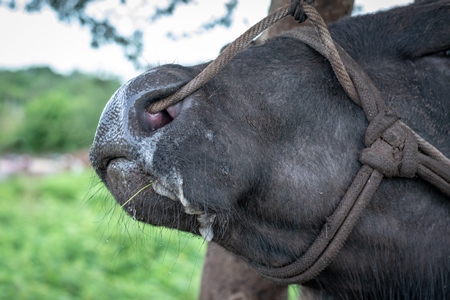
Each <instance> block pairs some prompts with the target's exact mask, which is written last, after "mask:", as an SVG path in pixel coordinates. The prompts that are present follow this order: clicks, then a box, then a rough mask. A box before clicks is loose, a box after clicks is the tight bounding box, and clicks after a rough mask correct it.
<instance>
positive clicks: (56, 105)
mask: <svg viewBox="0 0 450 300" xmlns="http://www.w3.org/2000/svg"><path fill="white" fill-rule="evenodd" d="M212 2H213V1H207V0H197V1H192V0H167V1H145V0H134V1H124V0H117V1H101V0H78V1H68V0H66V1H50V0H47V1H46V0H23V1H14V0H12V1H11V0H8V1H2V0H0V128H1V131H0V253H1V254H2V255H1V259H0V299H196V298H197V296H198V290H199V284H200V276H201V268H202V262H203V257H204V253H205V250H206V245H205V244H204V242H203V241H202V240H201V239H199V238H196V237H193V236H190V235H187V234H183V233H178V232H174V231H170V230H166V229H160V228H152V227H150V226H144V225H142V224H139V223H137V222H135V221H133V220H132V219H131V218H129V217H127V216H125V215H124V214H123V213H122V211H121V209H120V207H118V206H117V205H116V204H115V201H114V199H112V197H111V196H110V195H109V194H108V192H107V191H106V190H105V189H104V187H103V185H102V184H101V183H100V182H99V180H98V179H97V178H96V176H95V174H94V173H93V171H92V170H91V169H90V166H89V159H88V149H89V147H90V144H91V142H92V139H93V135H94V132H95V129H96V125H97V122H98V119H99V116H100V114H101V111H102V109H103V107H104V106H105V104H106V102H107V101H108V99H109V97H110V96H111V95H112V94H113V93H114V91H115V90H116V89H117V88H118V87H119V86H120V85H121V84H123V83H124V82H126V81H127V80H129V79H131V78H132V77H134V76H136V75H138V74H139V73H141V72H142V71H144V70H146V69H148V68H151V67H154V66H158V65H161V64H165V63H179V64H185V65H186V64H187V65H192V64H197V63H201V62H205V61H209V60H211V59H214V58H215V57H216V56H217V54H218V53H219V51H220V49H221V48H222V47H223V46H224V45H225V44H227V43H229V42H231V41H232V40H233V39H235V38H236V37H237V36H239V35H240V34H241V33H243V32H244V31H245V30H246V29H247V28H248V27H249V26H251V25H252V24H254V23H256V22H257V21H259V20H260V19H261V18H263V17H264V16H266V15H267V11H268V8H269V5H270V0H261V1H258V2H256V1H250V0H239V1H237V0H231V1H229V0H228V1H225V0H224V1H214V3H212ZM375 2H376V3H375ZM409 2H411V1H407V0H396V1H369V0H359V1H355V8H354V14H360V13H370V12H374V11H377V10H380V9H387V8H389V7H392V6H395V5H403V4H406V3H409ZM255 3H257V5H255Z"/></svg>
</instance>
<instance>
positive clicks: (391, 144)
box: [359, 110, 419, 178]
mask: <svg viewBox="0 0 450 300" xmlns="http://www.w3.org/2000/svg"><path fill="white" fill-rule="evenodd" d="M399 120H400V118H399V117H398V116H397V115H396V114H395V113H393V112H391V111H388V110H384V111H381V112H380V113H378V114H377V115H376V116H375V118H373V120H372V121H371V122H370V123H369V126H368V127H367V130H366V135H365V144H366V147H367V148H365V149H364V150H363V151H362V152H361V155H360V159H359V160H360V162H361V163H363V164H366V165H368V166H370V167H372V168H374V169H375V170H378V171H379V172H380V173H382V174H383V175H384V176H386V177H389V178H392V177H397V176H398V177H406V178H412V177H414V176H415V175H416V171H417V166H418V154H419V149H418V145H417V140H416V138H415V136H414V135H413V134H412V132H411V130H409V128H405V127H404V126H402V124H401V123H400V122H399Z"/></svg>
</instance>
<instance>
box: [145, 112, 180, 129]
mask: <svg viewBox="0 0 450 300" xmlns="http://www.w3.org/2000/svg"><path fill="white" fill-rule="evenodd" d="M142 119H143V125H144V127H145V128H146V129H147V130H148V131H155V130H157V129H159V128H161V127H163V126H165V125H167V124H169V123H170V122H172V121H173V118H172V117H171V116H170V114H169V113H168V112H167V110H163V111H160V112H158V113H156V114H151V113H149V112H147V111H144V112H143V118H142Z"/></svg>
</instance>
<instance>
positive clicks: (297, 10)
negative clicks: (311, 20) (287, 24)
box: [289, 0, 314, 23]
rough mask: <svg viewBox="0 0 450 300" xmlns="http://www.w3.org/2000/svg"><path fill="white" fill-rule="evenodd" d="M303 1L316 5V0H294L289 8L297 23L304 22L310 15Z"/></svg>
mask: <svg viewBox="0 0 450 300" xmlns="http://www.w3.org/2000/svg"><path fill="white" fill-rule="evenodd" d="M303 3H306V4H309V5H311V6H314V0H292V1H291V6H290V8H289V14H290V15H291V16H292V17H294V20H295V21H296V22H297V23H303V22H305V21H306V19H308V16H307V15H306V13H305V10H304V9H303Z"/></svg>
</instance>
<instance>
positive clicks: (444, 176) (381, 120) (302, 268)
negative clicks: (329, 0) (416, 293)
mask: <svg viewBox="0 0 450 300" xmlns="http://www.w3.org/2000/svg"><path fill="white" fill-rule="evenodd" d="M310 2H311V1H310V0H292V2H291V4H290V5H286V6H284V7H281V8H280V9H278V10H276V11H275V12H273V13H272V14H270V15H269V16H267V17H266V18H264V19H263V20H261V21H260V22H258V23H257V24H255V25H254V26H252V27H251V28H250V29H249V30H247V31H246V32H245V33H244V34H243V35H241V36H240V37H239V38H238V39H236V40H235V41H234V42H233V43H231V44H230V45H229V46H228V47H227V48H226V49H225V50H224V51H223V52H222V53H221V54H220V55H219V56H218V57H217V58H216V60H214V61H213V62H211V63H210V64H209V65H208V66H207V67H206V68H205V69H204V70H203V71H202V72H201V73H200V74H199V75H197V76H196V77H195V78H194V79H193V80H191V81H190V82H189V83H187V84H186V85H184V86H183V87H182V88H181V89H180V90H178V91H177V92H176V93H175V94H173V95H171V96H169V97H167V98H165V99H163V100H161V101H158V102H156V103H153V104H152V105H150V106H149V107H148V109H147V111H149V112H150V113H157V112H158V111H161V110H163V109H166V108H167V107H169V106H171V105H173V104H175V103H177V102H178V101H181V100H182V99H184V98H185V97H187V96H188V95H190V94H191V93H193V92H195V91H196V90H198V89H199V88H200V87H201V86H202V85H204V84H205V83H206V82H207V81H209V80H210V79H211V78H213V77H214V76H215V75H216V74H217V73H218V72H219V71H220V70H221V69H222V68H223V67H224V66H225V65H226V64H227V63H228V62H229V61H230V60H231V59H232V58H233V57H234V56H235V55H236V53H238V52H239V51H241V50H242V49H244V48H245V47H246V46H247V45H248V43H250V42H251V41H252V40H253V38H255V37H256V36H257V35H258V34H260V33H261V32H262V31H263V30H265V29H266V28H268V27H270V26H271V25H273V24H274V23H276V22H277V21H278V20H280V19H282V18H284V17H285V16H287V15H288V14H291V15H292V16H293V17H294V18H295V19H296V21H298V22H302V21H304V20H306V18H309V19H310V20H311V23H312V24H313V26H314V29H315V31H316V33H317V34H318V35H319V38H320V41H318V40H317V38H315V37H314V36H313V33H311V30H310V29H305V30H303V32H300V31H298V30H297V31H291V32H289V33H287V34H285V35H286V36H291V37H294V38H296V39H298V40H300V41H302V42H304V43H305V44H307V45H309V46H310V47H311V48H313V49H314V50H316V51H317V52H319V53H320V54H321V55H323V56H324V57H325V58H327V59H328V61H329V62H330V64H331V67H332V69H333V71H334V73H335V75H336V77H337V79H338V81H339V82H340V84H341V86H342V87H343V89H344V90H345V92H346V93H347V94H348V96H349V97H350V99H352V100H353V101H354V102H355V103H356V104H357V105H359V106H360V107H361V108H362V109H363V111H364V113H365V115H366V118H367V119H368V121H369V126H368V129H367V131H366V136H365V145H366V147H367V148H366V149H364V150H363V152H362V154H361V157H360V161H361V162H362V164H363V166H362V167H361V169H360V171H359V172H358V174H357V175H356V177H355V179H354V180H353V182H352V184H351V185H350V187H349V188H348V190H347V192H346V193H345V195H344V197H343V198H342V199H341V201H340V202H339V204H338V207H337V208H336V209H335V211H334V212H333V214H332V215H331V216H330V217H328V218H327V220H326V223H325V225H324V226H323V228H322V231H321V232H320V234H319V235H318V237H317V238H316V239H315V241H314V242H313V243H312V244H311V246H310V247H309V248H308V249H307V251H306V252H305V253H304V255H303V256H302V257H300V258H299V259H298V260H296V261H294V262H292V263H291V264H289V265H286V266H282V267H276V268H273V267H267V266H263V265H259V264H255V263H252V262H250V264H252V266H253V267H254V268H255V269H256V270H257V271H258V272H259V273H260V274H261V275H262V276H264V277H266V278H268V279H270V280H272V281H275V282H278V283H282V284H291V283H297V284H298V283H303V282H306V281H308V280H311V279H312V278H314V277H316V276H317V275H318V274H319V273H320V272H321V271H323V270H324V269H325V268H326V267H327V266H328V265H329V264H330V263H331V261H332V260H333V259H334V258H335V256H336V255H337V253H338V252H339V250H340V249H341V248H342V246H343V244H344V242H345V240H346V239H347V237H348V235H349V234H350V233H351V231H352V230H353V228H354V226H355V225H356V223H357V221H358V220H359V217H360V215H361V214H362V212H363V210H364V208H365V207H366V206H367V204H368V203H369V202H370V199H371V198H372V196H373V194H374V193H375V190H376V189H377V187H378V186H379V185H380V184H381V181H382V179H383V177H392V176H400V177H407V178H411V177H414V176H416V175H418V176H419V177H421V178H422V179H424V180H426V181H428V182H430V183H432V184H433V185H434V186H436V187H437V188H438V189H439V190H440V191H441V192H443V193H444V194H445V195H446V196H449V197H450V160H449V159H448V158H447V157H445V156H444V155H443V154H442V153H441V152H439V151H438V150H437V149H436V148H435V147H433V146H432V145H431V144H429V143H428V142H426V141H425V140H424V139H423V138H421V137H420V136H419V135H418V134H417V133H416V132H414V131H413V130H412V129H411V128H409V127H408V126H407V125H406V124H404V123H403V122H402V121H400V120H399V118H398V117H397V116H396V115H395V114H394V113H392V112H391V111H389V110H388V109H387V108H386V105H385V103H384V100H383V99H382V97H381V94H380V92H379V91H378V89H377V88H376V87H375V85H374V84H373V82H372V80H371V79H370V77H369V76H368V75H367V74H366V73H365V72H364V71H363V70H362V68H361V67H360V66H359V65H358V64H357V63H356V62H355V61H354V60H353V59H352V58H351V57H350V56H349V55H348V54H347V53H346V52H345V50H344V49H342V48H341V47H340V46H339V45H338V44H337V43H335V42H334V41H333V39H332V38H331V35H330V33H329V31H328V28H327V27H326V25H325V22H324V21H323V19H322V18H321V16H320V14H319V13H318V12H317V11H316V9H315V8H314V7H313V6H312V5H310ZM305 32H306V34H305ZM342 61H344V62H345V67H344V63H343V62H342Z"/></svg>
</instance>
